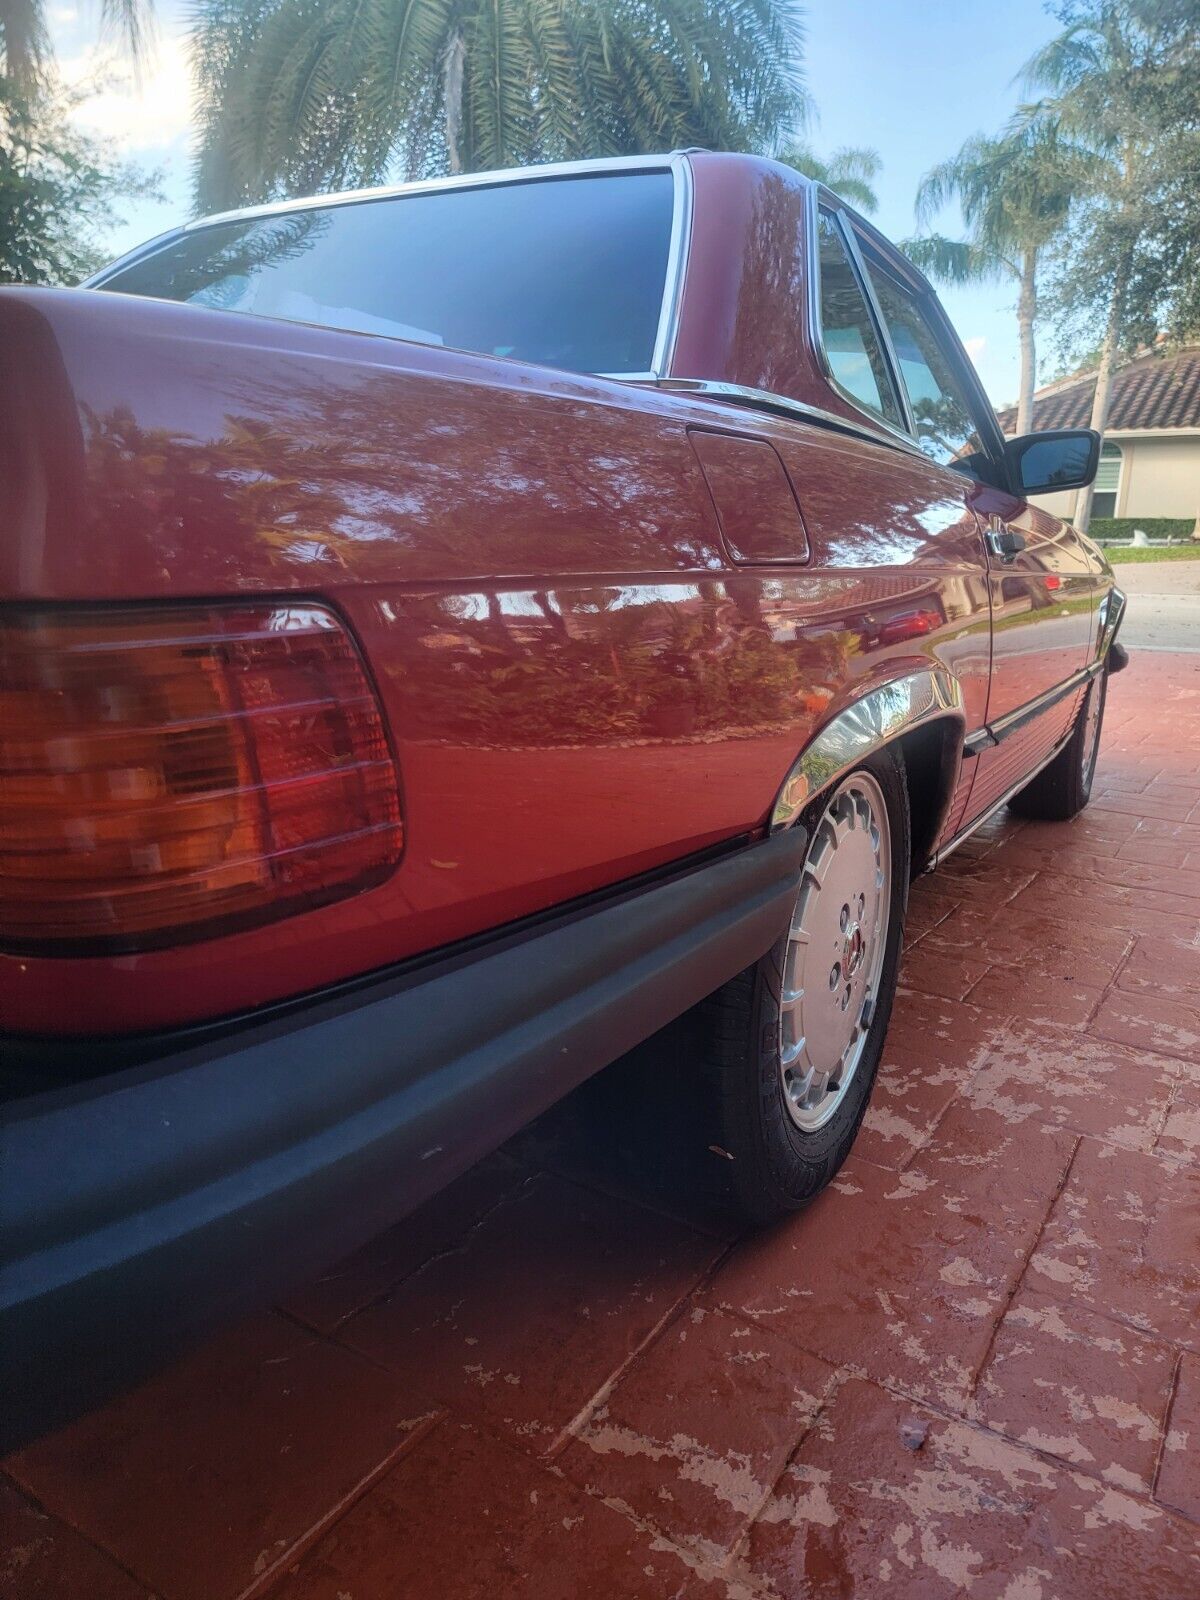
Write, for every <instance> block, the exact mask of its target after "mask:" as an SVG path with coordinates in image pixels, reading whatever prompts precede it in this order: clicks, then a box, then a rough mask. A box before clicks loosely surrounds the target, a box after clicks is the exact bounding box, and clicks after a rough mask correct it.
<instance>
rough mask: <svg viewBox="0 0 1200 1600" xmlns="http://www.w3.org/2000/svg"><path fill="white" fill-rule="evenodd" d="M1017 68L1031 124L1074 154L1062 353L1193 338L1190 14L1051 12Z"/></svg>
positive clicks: (1198, 150)
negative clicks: (1075, 190) (1041, 41)
mask: <svg viewBox="0 0 1200 1600" xmlns="http://www.w3.org/2000/svg"><path fill="white" fill-rule="evenodd" d="M1054 9H1055V12H1056V15H1057V16H1058V18H1059V20H1060V21H1061V22H1062V24H1063V31H1062V32H1061V33H1060V34H1059V35H1058V36H1057V37H1056V38H1054V39H1053V40H1051V41H1050V43H1049V44H1047V45H1046V46H1044V47H1043V49H1041V50H1040V51H1039V52H1038V53H1037V54H1036V55H1035V56H1034V57H1033V59H1032V60H1031V61H1030V63H1029V64H1028V66H1027V68H1026V78H1027V82H1028V84H1029V86H1030V87H1031V88H1033V89H1035V90H1039V91H1041V93H1042V94H1043V96H1044V99H1043V100H1042V102H1041V103H1040V105H1039V106H1038V107H1037V108H1036V111H1035V112H1034V113H1032V114H1035V115H1036V116H1037V117H1038V118H1040V119H1042V120H1046V119H1050V120H1052V121H1054V122H1056V123H1057V125H1058V127H1059V128H1060V129H1061V131H1062V133H1063V136H1064V137H1066V138H1069V139H1071V140H1072V141H1074V142H1075V143H1077V144H1079V145H1083V146H1086V148H1087V149H1088V150H1089V152H1090V155H1091V166H1090V171H1089V181H1088V183H1087V185H1086V187H1085V189H1084V192H1083V195H1082V197H1081V199H1080V200H1079V201H1078V202H1077V204H1076V205H1075V207H1074V208H1073V212H1072V217H1071V226H1070V229H1069V230H1068V232H1067V233H1066V234H1065V235H1064V237H1063V247H1062V249H1061V251H1060V252H1059V257H1058V262H1057V270H1056V274H1055V279H1054V283H1053V286H1052V288H1053V295H1052V299H1053V310H1054V313H1055V317H1056V321H1057V323H1058V326H1059V329H1060V337H1061V341H1062V343H1063V345H1064V348H1067V349H1071V348H1074V349H1080V348H1087V347H1089V346H1091V347H1094V346H1095V345H1096V344H1097V343H1098V342H1099V340H1100V338H1101V336H1102V335H1103V334H1104V332H1105V329H1106V328H1108V327H1110V326H1111V331H1112V334H1113V338H1114V344H1115V347H1116V349H1117V350H1122V349H1124V350H1128V349H1130V348H1133V347H1134V346H1136V345H1138V344H1140V343H1143V342H1145V343H1149V342H1151V341H1152V340H1153V338H1154V335H1155V334H1156V333H1157V332H1158V331H1160V330H1165V331H1166V332H1167V333H1168V334H1169V335H1172V336H1174V337H1177V338H1184V337H1186V336H1187V335H1188V334H1189V333H1191V332H1194V331H1195V330H1196V329H1197V328H1200V5H1197V3H1196V0H1063V3H1060V4H1059V5H1057V6H1056V7H1055V8H1054Z"/></svg>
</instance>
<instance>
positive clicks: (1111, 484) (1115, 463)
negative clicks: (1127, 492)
mask: <svg viewBox="0 0 1200 1600" xmlns="http://www.w3.org/2000/svg"><path fill="white" fill-rule="evenodd" d="M1120 488H1121V446H1120V445H1119V444H1106V445H1105V446H1104V448H1103V449H1102V450H1101V452H1100V465H1099V467H1098V468H1097V469H1096V488H1095V491H1094V492H1093V494H1092V515H1093V516H1094V517H1115V516H1116V514H1117V494H1118V492H1119V490H1120Z"/></svg>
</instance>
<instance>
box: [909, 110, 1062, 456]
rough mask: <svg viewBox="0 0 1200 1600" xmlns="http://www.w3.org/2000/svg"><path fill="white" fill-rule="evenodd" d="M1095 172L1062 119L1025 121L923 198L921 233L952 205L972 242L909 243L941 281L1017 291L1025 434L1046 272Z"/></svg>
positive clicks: (977, 140) (928, 182) (961, 161)
mask: <svg viewBox="0 0 1200 1600" xmlns="http://www.w3.org/2000/svg"><path fill="white" fill-rule="evenodd" d="M1086 166H1087V158H1086V156H1085V154H1084V153H1083V152H1082V151H1081V150H1080V149H1079V148H1078V147H1077V146H1076V145H1075V144H1074V143H1073V142H1072V141H1071V140H1070V139H1068V138H1067V137H1065V136H1064V135H1063V133H1062V131H1061V129H1060V127H1059V124H1058V123H1057V122H1056V121H1054V120H1053V119H1050V118H1045V117H1030V116H1024V117H1019V118H1018V119H1017V120H1016V121H1014V123H1013V124H1012V125H1011V126H1010V127H1009V128H1008V129H1006V130H1005V132H1003V133H1002V134H1000V135H999V136H998V137H996V138H986V137H985V136H984V135H982V134H977V135H975V137H974V138H971V139H968V140H967V141H966V143H965V144H964V145H963V147H962V149H961V150H960V151H959V152H958V154H957V155H956V156H952V157H951V158H950V160H948V161H943V162H941V163H940V164H939V165H938V166H936V167H934V168H933V170H932V171H931V172H927V173H926V174H925V176H924V178H922V180H921V183H920V187H919V188H918V190H917V204H916V212H917V223H918V225H919V226H923V227H928V226H929V224H930V223H932V221H933V220H934V218H935V217H936V216H937V215H938V213H939V212H940V211H941V210H942V209H943V208H944V207H945V206H947V205H948V204H949V203H950V202H951V201H957V202H958V205H959V208H960V210H961V211H962V216H963V220H964V222H965V223H966V225H967V237H966V238H965V239H948V238H946V237H945V236H944V235H942V234H937V233H929V234H926V235H924V236H923V237H920V238H917V239H910V240H908V241H907V242H906V243H905V246H904V249H905V251H906V252H907V254H908V255H909V257H910V258H911V259H912V260H913V261H914V262H915V263H916V265H917V266H918V267H920V268H921V270H922V271H923V272H926V273H927V274H928V275H929V276H930V277H931V278H936V279H938V280H939V281H940V282H942V283H959V284H961V283H980V282H987V281H992V282H1004V281H1005V280H1013V281H1015V282H1016V283H1017V285H1018V297H1017V331H1018V339H1019V342H1020V349H1021V387H1020V394H1019V397H1018V400H1017V432H1018V433H1025V432H1027V431H1028V429H1029V425H1030V422H1031V420H1032V416H1033V391H1034V386H1035V384H1036V381H1037V351H1036V347H1035V342H1034V321H1035V319H1036V317H1037V310H1038V269H1039V266H1040V264H1041V261H1042V258H1043V254H1044V252H1045V250H1046V248H1047V246H1048V245H1050V244H1051V243H1052V242H1053V241H1054V240H1055V239H1056V238H1057V237H1058V236H1059V234H1061V232H1062V230H1063V227H1064V226H1065V224H1066V221H1067V217H1068V215H1069V213H1070V209H1071V203H1072V201H1073V199H1074V198H1075V196H1076V195H1077V194H1078V193H1079V190H1080V186H1081V184H1082V183H1083V182H1084V177H1085V170H1086Z"/></svg>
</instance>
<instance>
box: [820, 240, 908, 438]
mask: <svg viewBox="0 0 1200 1600" xmlns="http://www.w3.org/2000/svg"><path fill="white" fill-rule="evenodd" d="M817 244H818V251H819V256H820V307H821V343H822V346H823V347H824V351H825V359H826V361H827V362H828V363H829V370H830V372H831V373H832V374H833V378H834V381H835V382H836V383H837V384H838V385H839V386H840V387H841V388H842V389H844V390H845V391H846V393H847V394H848V395H849V396H850V398H851V399H852V400H855V401H857V402H858V404H859V405H862V406H866V407H867V409H868V410H870V411H874V412H875V413H876V414H877V415H878V416H881V417H884V418H886V419H887V421H888V422H890V423H893V424H894V425H895V426H896V427H903V426H904V417H903V414H902V412H901V410H900V402H899V400H898V399H897V397H896V392H895V390H894V389H893V387H892V380H891V375H890V374H889V372H888V367H887V362H886V360H885V359H884V354H883V347H882V345H881V344H880V342H879V336H878V334H877V333H876V331H875V323H874V320H873V319H872V316H871V311H870V307H869V306H868V304H867V300H866V296H865V295H864V293H863V291H862V286H861V285H860V284H859V281H858V276H857V274H856V273H855V270H854V266H853V264H852V262H851V260H850V254H849V251H848V250H847V248H846V241H845V240H844V239H843V237H842V230H841V228H840V227H839V226H838V223H837V219H836V218H835V217H833V216H831V215H830V213H829V212H828V211H821V212H819V213H818V217H817Z"/></svg>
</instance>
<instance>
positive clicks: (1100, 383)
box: [1074, 279, 1125, 533]
mask: <svg viewBox="0 0 1200 1600" xmlns="http://www.w3.org/2000/svg"><path fill="white" fill-rule="evenodd" d="M1124 293H1125V285H1124V281H1123V279H1122V280H1119V281H1118V283H1117V284H1116V286H1115V287H1114V289H1113V297H1112V303H1111V305H1110V306H1109V310H1108V325H1107V326H1106V328H1105V330H1104V343H1103V344H1102V345H1101V347H1100V365H1099V366H1098V367H1097V368H1096V392H1095V394H1094V395H1093V396H1092V414H1091V416H1090V417H1089V418H1088V427H1089V428H1095V430H1096V432H1097V433H1099V434H1103V432H1104V425H1105V423H1106V422H1107V421H1108V401H1109V396H1110V395H1111V393H1112V374H1113V362H1114V361H1115V360H1116V354H1117V335H1118V332H1119V322H1120V317H1121V300H1122V298H1123V296H1124ZM1095 492H1096V485H1095V484H1094V483H1089V484H1088V486H1087V488H1086V489H1080V490H1079V491H1078V492H1077V493H1076V495H1075V517H1074V522H1075V526H1076V527H1077V528H1078V529H1079V531H1080V533H1086V532H1087V531H1088V524H1089V523H1090V522H1091V520H1092V497H1093V495H1094V494H1095Z"/></svg>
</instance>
